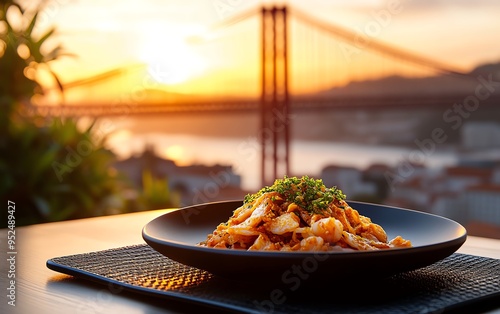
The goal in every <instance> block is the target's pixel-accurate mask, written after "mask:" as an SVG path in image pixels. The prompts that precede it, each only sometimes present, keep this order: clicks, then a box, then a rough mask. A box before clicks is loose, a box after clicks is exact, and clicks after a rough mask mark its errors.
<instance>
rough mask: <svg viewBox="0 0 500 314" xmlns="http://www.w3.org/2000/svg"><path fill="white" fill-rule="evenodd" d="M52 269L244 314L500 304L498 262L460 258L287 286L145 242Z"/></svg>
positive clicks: (65, 260)
mask: <svg viewBox="0 0 500 314" xmlns="http://www.w3.org/2000/svg"><path fill="white" fill-rule="evenodd" d="M47 266H48V267H49V268H51V269H53V270H56V271H59V272H62V273H66V274H69V275H73V276H76V277H80V278H85V279H90V280H93V281H97V282H101V283H103V284H108V285H109V284H110V283H112V284H113V285H118V286H120V287H123V288H124V289H126V290H129V291H135V292H140V293H146V294H150V295H155V296H158V297H164V298H176V299H181V300H184V301H190V302H195V303H198V304H202V305H203V304H205V305H210V306H220V307H224V308H226V309H229V310H234V311H238V312H246V313H262V312H264V313H266V312H267V313H308V314H309V313H384V314H385V313H443V312H446V311H448V310H455V309H458V308H460V307H463V306H466V305H468V306H470V305H471V304H472V305H474V302H476V303H478V302H479V301H491V300H496V299H500V260H497V259H491V258H485V257H478V256H472V255H465V254H458V253H455V254H453V255H451V256H449V257H448V258H446V259H444V260H442V261H439V262H437V263H435V264H433V265H430V266H427V267H425V268H421V269H418V270H414V271H410V272H406V273H402V274H398V275H396V276H393V277H390V278H386V279H378V280H374V279H363V278H353V280H351V281H349V282H347V281H346V280H335V279H330V280H328V281H326V280H319V279H318V278H314V279H311V277H308V278H305V277H304V278H301V277H299V275H297V276H296V278H294V279H295V280H293V282H291V281H288V284H285V283H276V282H275V283H265V282H257V283H249V282H241V281H233V280H229V279H225V278H221V277H217V276H214V275H212V274H210V273H208V272H206V271H203V270H199V269H196V268H192V267H189V266H185V265H182V264H180V263H177V262H175V261H173V260H171V259H169V258H166V257H165V256H163V255H161V254H160V253H158V252H156V251H155V250H153V249H152V248H150V247H149V246H148V245H135V246H128V247H121V248H116V249H110V250H105V251H99V252H91V253H84V254H77V255H70V256H63V257H57V258H53V259H50V260H49V261H47ZM319 267H321V265H319ZM339 271H341V270H339ZM301 275H303V274H301ZM311 275H314V274H313V273H311Z"/></svg>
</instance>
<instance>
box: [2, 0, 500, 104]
mask: <svg viewBox="0 0 500 314" xmlns="http://www.w3.org/2000/svg"><path fill="white" fill-rule="evenodd" d="M209 2H210V1H209ZM189 3H191V4H192V3H198V2H197V0H190V2H189ZM207 3H208V2H206V1H199V4H200V5H202V6H203V10H202V9H201V7H200V9H199V10H194V9H193V8H194V7H196V6H193V5H188V4H187V2H186V3H184V2H176V1H168V0H165V1H162V2H160V3H155V2H153V3H149V2H148V5H139V4H138V3H136V2H132V1H123V2H117V3H114V4H113V5H103V4H102V2H99V1H97V0H89V1H85V2H68V3H65V4H60V5H59V6H57V7H56V8H52V9H53V12H52V11H51V12H48V13H47V14H49V13H50V14H51V15H50V19H47V18H45V19H44V20H43V21H44V22H45V25H41V28H44V27H45V28H46V29H47V28H49V27H50V26H52V25H54V26H56V29H58V30H60V35H59V38H58V40H60V42H62V44H63V46H64V47H65V48H66V50H67V51H69V52H71V53H74V54H75V55H76V56H77V57H76V58H62V59H61V60H57V61H55V62H54V63H53V67H52V68H53V70H54V71H55V72H56V73H57V74H58V75H59V76H60V78H61V81H62V82H63V83H71V82H73V81H75V80H79V79H83V78H87V77H92V76H94V75H97V74H99V73H103V72H105V71H108V70H110V69H116V68H124V67H127V66H129V65H130V64H136V65H137V64H142V65H144V68H143V69H142V70H141V71H135V72H134V71H128V72H126V73H124V74H123V75H121V76H117V77H113V78H112V79H109V80H103V81H101V82H97V83H95V84H94V83H93V84H86V85H82V86H78V87H74V88H71V89H68V90H67V91H66V94H65V100H64V101H65V102H67V103H78V102H82V101H84V102H87V103H89V102H92V103H104V102H108V103H109V102H113V103H117V102H118V103H122V102H138V101H141V100H142V98H141V97H135V98H134V97H131V96H130V94H131V93H132V94H133V93H135V95H138V94H139V93H138V92H137V91H139V90H141V89H142V90H146V89H147V90H155V91H161V92H166V93H170V94H182V95H210V96H231V97H234V96H241V97H256V96H258V95H259V92H260V71H261V70H260V49H261V48H260V18H259V17H258V16H254V17H252V18H250V19H247V20H245V22H242V23H236V24H234V25H228V26H224V27H223V28H222V30H220V29H219V30H216V31H214V29H212V28H211V27H212V26H213V25H216V24H220V23H222V22H224V21H225V20H226V18H231V17H234V16H236V15H238V14H241V13H245V12H246V10H247V9H248V6H246V5H243V4H242V5H241V6H236V5H234V7H231V10H230V11H227V12H225V13H228V14H229V16H224V17H221V16H219V13H220V12H217V10H216V9H214V8H213V7H212V6H211V5H207ZM210 3H211V2H210ZM289 3H290V4H291V5H292V6H294V7H295V8H296V9H297V10H304V11H305V12H307V13H308V14H310V15H312V16H318V18H321V19H322V20H324V21H326V22H328V21H331V22H333V23H335V24H338V25H342V26H343V27H345V28H347V29H350V30H353V31H358V32H361V33H362V32H364V31H365V30H366V29H367V28H366V27H367V25H372V24H373V23H374V22H376V21H377V20H376V17H377V16H378V15H377V14H375V13H377V12H379V11H380V10H385V9H386V5H387V3H386V1H370V2H368V1H355V3H353V4H352V5H351V6H350V5H349V4H347V3H346V2H340V1H338V2H337V1H326V0H324V1H322V0H319V1H317V3H315V5H314V6H307V7H302V6H303V4H302V3H300V2H299V1H292V0H291V1H289ZM205 6H206V7H205ZM429 6H430V4H429ZM491 6H492V8H491V9H488V10H485V9H472V7H468V6H465V5H464V6H463V7H460V6H457V7H456V8H453V9H451V8H450V6H448V5H443V6H442V7H436V8H433V9H436V10H434V11H432V10H431V9H432V8H424V7H419V8H415V9H414V10H413V11H412V9H411V5H408V6H405V11H403V12H402V13H401V14H398V15H393V16H391V17H390V21H389V22H387V24H380V25H379V27H380V32H377V34H376V36H375V37H373V38H372V37H370V38H369V39H370V40H371V39H373V40H380V41H382V42H385V43H390V44H394V45H395V46H398V47H402V48H404V49H405V50H408V51H411V52H413V53H415V54H417V55H424V56H428V57H430V58H435V59H436V60H441V61H445V62H449V63H450V64H451V65H457V66H459V67H461V68H465V69H472V68H473V67H475V66H477V65H478V64H480V63H485V62H496V61H497V60H496V59H493V57H494V56H496V58H497V59H498V56H499V55H500V46H499V45H498V41H494V40H492V39H491V38H490V39H488V38H487V37H488V36H476V35H473V34H478V33H482V34H488V33H490V34H491V30H493V29H498V28H499V27H500V20H498V19H497V18H496V17H497V15H496V13H498V11H499V10H500V6H498V5H493V4H492V5H491ZM97 8H98V10H97ZM424 9H425V10H427V11H425V10H424ZM424 13H425V14H427V15H425V14H424ZM441 13H442V14H441ZM452 13H453V14H452ZM479 13H481V17H480V18H478V16H479ZM47 14H46V15H44V16H45V17H47V16H48V15H47ZM91 14H92V16H93V19H92V20H89V19H88V18H86V17H88V16H90V15H91ZM437 14H439V16H440V18H439V19H436V21H434V20H432V21H429V19H428V18H427V19H426V18H425V17H426V16H431V17H433V16H435V15H437ZM294 19H295V20H294ZM423 21H425V22H429V23H430V22H432V23H431V24H432V25H427V23H422V22H423ZM437 21H439V22H437ZM456 21H460V23H458V24H460V25H462V23H464V24H463V25H464V26H463V27H462V28H463V30H461V32H463V34H462V33H460V32H459V31H460V30H457V29H454V25H458V24H457V23H455V22H456ZM48 22H50V23H48ZM370 23H372V24H370ZM42 24H43V23H42ZM49 24H50V25H49ZM297 24H300V22H299V23H297V21H296V18H294V17H293V14H292V15H291V19H290V23H289V25H290V29H289V31H290V34H289V38H290V44H289V48H290V51H289V53H290V55H289V66H290V72H289V73H290V80H289V84H290V91H291V92H292V93H311V92H317V91H322V90H327V89H329V88H332V87H339V86H343V85H346V84H347V83H349V82H350V81H359V80H364V79H376V78H378V77H381V76H387V75H393V74H398V75H406V76H422V75H425V74H430V73H424V72H421V71H418V70H413V69H411V68H410V67H408V68H404V66H402V67H400V68H399V69H398V70H394V66H392V65H388V63H387V62H388V61H387V60H388V59H382V57H381V56H377V55H376V53H371V52H370V51H369V50H365V49H364V48H362V49H358V51H359V53H357V54H356V55H355V56H354V58H353V59H352V60H346V57H345V56H343V55H342V52H339V51H340V49H339V43H338V42H335V41H334V40H333V39H332V37H331V36H328V35H326V34H324V33H322V32H320V31H317V30H315V29H314V28H311V27H309V26H298V25H297ZM423 25H424V26H425V27H426V29H427V28H432V29H439V31H440V32H442V34H438V32H431V31H425V32H423V31H421V28H422V27H423ZM475 25H477V28H475ZM482 30H484V31H482ZM364 35H365V36H366V34H364ZM438 35H439V36H440V37H439V36H438ZM325 38H326V39H327V41H325V40H324V39H325ZM438 38H446V40H439V39H438ZM471 42H473V43H474V44H473V45H472V44H467V43H471ZM0 44H1V43H0ZM358 48H359V47H358ZM429 48H432V49H429ZM1 50H2V49H1V46H0V53H1ZM21 53H22V51H21ZM370 53H371V55H370ZM377 58H378V59H377ZM389 62H392V61H389ZM397 71H399V72H397ZM161 92H160V93H157V98H158V99H162V98H161V97H162V96H161V95H162V94H161ZM158 95H159V96H158ZM132 96H133V95H132ZM155 97H156V96H155Z"/></svg>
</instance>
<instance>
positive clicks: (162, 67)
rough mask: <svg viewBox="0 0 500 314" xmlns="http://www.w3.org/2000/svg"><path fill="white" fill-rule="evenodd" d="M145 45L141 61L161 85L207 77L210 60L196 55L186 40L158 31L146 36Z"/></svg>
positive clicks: (142, 47) (143, 43)
mask: <svg viewBox="0 0 500 314" xmlns="http://www.w3.org/2000/svg"><path fill="white" fill-rule="evenodd" d="M141 42H142V44H141V45H140V47H141V48H140V51H139V59H140V60H141V61H142V62H144V63H145V64H146V66H147V70H148V73H149V74H150V75H151V77H153V78H154V79H155V80H156V81H157V82H159V83H162V84H167V85H174V84H180V83H184V82H186V81H188V80H190V79H193V78H194V77H196V76H198V75H201V74H203V71H204V70H205V69H206V68H207V61H206V60H204V59H203V57H202V56H201V55H199V54H197V53H196V52H195V50H194V48H193V47H192V46H191V45H190V44H189V43H188V42H187V40H186V39H185V38H184V37H181V36H175V37H174V36H172V34H165V33H161V32H154V33H148V34H147V35H146V36H144V38H143V39H142V40H141Z"/></svg>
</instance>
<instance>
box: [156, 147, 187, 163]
mask: <svg viewBox="0 0 500 314" xmlns="http://www.w3.org/2000/svg"><path fill="white" fill-rule="evenodd" d="M161 155H162V157H165V158H167V159H170V160H173V161H174V162H175V163H176V164H177V165H178V166H183V165H184V164H186V161H185V159H186V158H185V155H186V152H185V151H184V148H183V147H182V146H180V145H170V146H168V147H166V148H165V149H164V150H163V151H162V152H161Z"/></svg>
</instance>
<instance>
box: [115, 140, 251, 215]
mask: <svg viewBox="0 0 500 314" xmlns="http://www.w3.org/2000/svg"><path fill="white" fill-rule="evenodd" d="M115 167H116V169H118V170H119V171H121V172H123V173H125V174H127V176H128V178H129V179H130V181H131V183H132V184H133V185H134V186H135V187H136V188H137V189H141V188H142V187H143V175H144V172H145V171H150V172H151V175H152V176H153V177H154V178H155V179H156V180H165V182H167V183H168V189H169V191H168V192H171V193H176V194H177V195H178V196H179V198H180V199H179V202H180V204H179V206H189V205H193V204H200V203H208V202H214V201H221V200H238V199H243V197H244V196H245V195H246V194H248V192H246V191H244V190H242V189H241V177H240V176H239V175H238V174H236V173H234V172H233V170H232V166H229V165H218V164H217V165H210V166H207V165H189V166H177V165H176V164H175V162H174V161H172V160H167V159H163V158H161V157H159V156H157V155H156V153H155V152H154V149H153V148H152V147H146V149H145V150H144V152H143V153H142V154H141V155H137V156H132V157H130V158H128V159H125V160H121V161H118V162H116V164H115ZM166 193H167V191H166Z"/></svg>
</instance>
